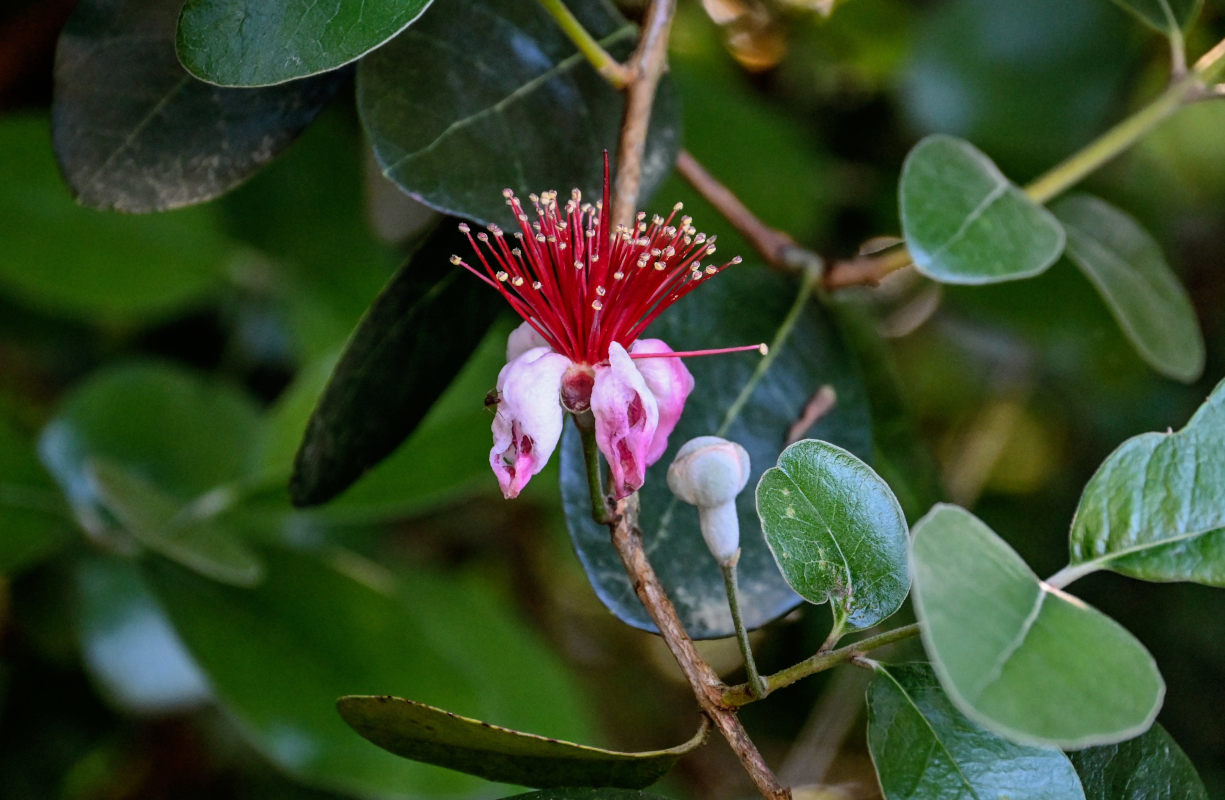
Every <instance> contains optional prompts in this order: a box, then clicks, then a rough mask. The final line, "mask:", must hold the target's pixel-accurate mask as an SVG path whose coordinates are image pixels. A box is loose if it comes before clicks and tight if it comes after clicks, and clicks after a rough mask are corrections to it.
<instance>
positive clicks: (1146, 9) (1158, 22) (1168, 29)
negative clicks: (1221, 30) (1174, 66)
mask: <svg viewBox="0 0 1225 800" xmlns="http://www.w3.org/2000/svg"><path fill="white" fill-rule="evenodd" d="M1114 3H1115V5H1117V6H1119V7H1120V8H1123V9H1126V10H1127V11H1130V12H1131V13H1132V14H1134V15H1135V17H1136V19H1138V20H1140V21H1141V22H1143V23H1144V24H1145V25H1148V26H1149V27H1151V28H1152V29H1153V30H1155V31H1157V32H1158V33H1164V34H1165V35H1167V36H1180V35H1181V34H1182V31H1183V30H1184V29H1185V28H1186V27H1187V26H1188V25H1190V24H1191V20H1193V19H1195V15H1196V14H1198V13H1199V7H1200V0H1114Z"/></svg>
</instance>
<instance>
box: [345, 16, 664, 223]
mask: <svg viewBox="0 0 1225 800" xmlns="http://www.w3.org/2000/svg"><path fill="white" fill-rule="evenodd" d="M573 11H574V13H575V14H576V15H577V16H578V18H579V20H580V21H581V22H582V23H583V24H584V26H585V27H586V28H587V30H588V31H590V32H591V33H592V34H593V35H594V36H596V37H598V38H599V39H600V41H601V43H602V44H603V45H604V46H605V47H607V48H609V49H610V50H611V51H612V52H613V53H614V54H615V55H625V54H626V53H627V52H628V50H629V48H630V47H632V45H633V43H634V41H635V29H634V27H633V26H632V25H630V24H629V23H628V22H626V21H625V20H624V19H623V18H622V17H621V16H620V15H619V14H617V12H616V11H615V10H614V9H613V8H612V7H611V6H610V5H608V4H607V3H605V2H603V1H602V0H601V1H600V2H592V3H582V4H574V8H573ZM439 64H446V65H447V71H448V72H447V75H448V77H447V80H439V79H438V65H439ZM357 103H358V110H359V111H360V112H361V117H362V123H363V124H364V125H365V127H366V131H367V133H368V134H369V135H370V139H371V141H372V142H373V144H374V152H375V155H376V156H377V158H378V162H379V164H380V165H381V166H382V168H383V172H384V173H385V174H386V175H387V177H389V178H391V179H392V180H393V181H395V182H396V183H397V184H399V185H400V187H401V188H402V189H403V190H404V191H405V192H407V193H408V194H410V195H412V196H413V197H416V198H417V199H419V200H421V201H422V202H424V203H426V204H428V205H430V206H433V207H434V208H436V209H438V210H440V211H443V212H446V213H449V214H455V215H456V216H461V217H468V218H470V219H474V220H478V221H480V222H484V223H490V222H499V223H503V222H505V221H507V220H509V212H508V211H507V209H506V203H505V200H504V198H503V197H502V189H503V188H506V187H511V188H514V189H515V190H516V191H519V192H521V193H526V192H529V191H541V190H545V189H559V190H561V191H562V193H563V194H565V193H568V192H569V190H570V189H571V188H573V187H578V188H580V189H582V190H583V191H585V192H591V194H590V195H589V196H591V197H598V194H596V193H594V191H595V190H596V189H598V188H599V187H600V184H601V181H602V162H601V160H600V151H601V150H604V149H607V150H610V151H614V152H615V150H616V141H617V135H618V131H619V129H620V125H621V117H622V110H623V108H624V100H623V98H622V96H621V93H620V92H618V91H616V90H615V89H613V88H612V87H610V86H609V85H608V83H607V82H606V81H605V80H604V79H603V78H602V77H600V75H599V74H598V73H597V72H596V71H595V70H594V69H592V67H591V65H590V64H588V63H587V61H586V59H584V58H583V56H582V55H581V54H579V53H578V52H576V50H575V48H574V45H573V44H572V43H571V42H570V40H569V39H568V38H566V36H565V35H564V34H563V33H562V31H561V29H560V28H559V27H558V26H557V24H556V23H555V22H554V21H553V19H552V18H551V17H550V16H549V15H548V14H547V13H546V12H545V11H544V9H542V8H541V7H540V4H539V3H534V2H533V3H525V2H523V1H522V0H447V2H442V3H439V4H438V5H437V6H436V7H435V8H433V9H432V10H431V11H430V13H428V14H426V15H425V16H424V17H423V18H422V19H421V21H420V22H419V23H418V24H416V25H414V26H412V27H411V28H410V29H409V30H407V31H405V32H404V34H403V35H401V36H398V37H396V40H395V41H394V42H391V43H389V44H388V45H387V46H386V47H382V48H380V49H379V50H378V51H377V52H375V53H372V54H371V55H370V56H369V57H368V58H365V59H363V60H362V62H361V64H360V65H359V68H358V74H357ZM652 119H653V121H654V122H653V124H652V127H651V135H650V136H649V137H648V141H647V153H646V157H645V160H644V163H643V195H644V196H645V195H647V194H649V192H650V190H651V188H652V187H653V186H654V185H655V184H656V183H658V181H659V180H661V179H662V178H663V177H664V176H665V175H666V174H667V173H668V172H669V171H670V170H671V169H672V164H673V163H674V162H675V160H676V153H677V150H678V148H679V146H680V136H679V131H678V128H679V121H678V120H679V111H678V108H677V102H676V97H675V93H674V92H673V90H672V89H671V84H670V82H669V81H668V79H667V78H666V77H665V79H664V81H663V82H662V83H661V85H660V93H659V96H658V98H657V101H656V103H655V109H654V112H653V114H652ZM559 131H564V132H565V135H562V136H559V135H558V132H559Z"/></svg>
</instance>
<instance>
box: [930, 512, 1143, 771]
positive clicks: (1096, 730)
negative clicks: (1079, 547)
mask: <svg viewBox="0 0 1225 800" xmlns="http://www.w3.org/2000/svg"><path fill="white" fill-rule="evenodd" d="M911 569H912V570H913V580H914V589H913V593H914V606H915V615H916V616H917V617H918V618H919V622H920V623H921V625H922V632H923V644H924V645H925V646H926V648H927V652H928V655H929V656H930V657H931V659H932V666H933V667H934V669H935V671H936V674H937V675H938V676H939V678H940V683H941V684H942V685H943V686H944V689H945V691H946V692H948V694H949V697H950V698H951V699H952V700H953V702H954V704H955V705H956V706H957V707H958V708H959V709H960V710H961V711H962V713H964V714H965V715H966V716H967V717H969V718H970V719H972V720H974V721H975V722H977V723H979V724H980V725H984V726H986V727H987V728H990V729H991V730H994V731H996V732H998V733H1001V734H1003V735H1004V736H1007V737H1008V738H1010V739H1013V740H1014V741H1018V742H1024V743H1028V744H1037V745H1055V746H1058V747H1064V748H1077V747H1087V746H1089V745H1094V744H1108V743H1111V742H1117V741H1121V740H1123V739H1128V738H1130V737H1132V736H1135V735H1137V734H1139V733H1141V732H1142V731H1144V730H1146V729H1147V728H1148V726H1149V725H1151V724H1152V722H1153V719H1154V718H1155V717H1156V716H1157V710H1158V709H1159V708H1160V707H1161V700H1162V698H1163V696H1164V695H1165V683H1164V682H1163V681H1162V679H1161V675H1160V673H1158V672H1157V665H1156V663H1154V661H1153V657H1152V656H1151V655H1149V653H1148V651H1147V650H1145V649H1144V646H1143V645H1141V644H1140V643H1139V642H1138V641H1136V639H1135V638H1134V637H1133V636H1132V635H1131V634H1130V633H1128V632H1127V631H1126V630H1124V629H1123V627H1122V626H1120V625H1119V624H1118V623H1117V622H1115V621H1114V620H1112V619H1110V618H1109V617H1107V616H1106V615H1104V614H1102V613H1101V612H1099V611H1097V610H1095V609H1093V608H1091V607H1089V606H1088V605H1086V604H1085V603H1084V602H1082V601H1080V600H1078V599H1076V598H1075V597H1072V596H1070V595H1067V594H1065V593H1063V592H1061V591H1059V590H1058V589H1054V588H1053V587H1051V586H1048V585H1047V584H1045V583H1042V582H1041V581H1039V580H1038V578H1037V576H1036V575H1034V574H1033V572H1032V571H1031V570H1030V569H1029V567H1028V566H1026V565H1025V562H1024V561H1022V560H1021V557H1020V556H1018V555H1017V554H1016V553H1015V552H1014V551H1013V550H1012V549H1011V548H1010V547H1009V546H1008V545H1007V544H1006V543H1005V542H1004V541H1003V540H1002V539H1000V538H999V537H998V536H996V535H995V534H994V533H993V532H992V531H991V529H990V528H988V527H987V526H986V525H984V524H983V523H982V522H980V521H979V520H978V519H977V518H975V517H974V516H973V515H972V514H970V513H969V512H968V511H966V510H964V509H961V508H958V507H956V506H949V505H938V506H936V507H935V508H933V509H932V510H931V511H930V512H929V513H928V514H927V516H925V517H924V518H923V519H921V520H919V522H918V523H917V524H916V525H915V527H914V539H913V542H912V544H911Z"/></svg>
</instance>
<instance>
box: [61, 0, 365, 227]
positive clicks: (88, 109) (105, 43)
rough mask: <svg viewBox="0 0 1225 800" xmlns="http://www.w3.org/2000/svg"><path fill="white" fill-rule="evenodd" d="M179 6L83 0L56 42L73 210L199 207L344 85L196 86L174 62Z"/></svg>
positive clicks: (266, 156) (281, 143) (277, 147)
mask: <svg viewBox="0 0 1225 800" xmlns="http://www.w3.org/2000/svg"><path fill="white" fill-rule="evenodd" d="M181 5H182V4H181V3H179V2H176V0H83V2H82V3H81V4H80V5H78V6H77V8H76V11H75V12H74V13H73V15H72V17H71V18H70V19H69V20H68V25H67V26H66V27H65V28H64V32H63V33H62V34H61V35H60V41H59V47H58V49H57V50H56V60H55V100H54V103H53V105H52V109H51V113H52V120H53V130H54V138H55V151H56V154H57V155H58V156H59V160H60V164H61V165H62V166H63V169H64V174H65V176H66V177H67V179H68V183H69V184H70V185H71V186H72V188H73V192H74V193H75V194H76V196H77V199H78V200H79V201H80V202H81V203H83V204H84V205H87V206H92V207H95V208H113V209H118V210H121V211H138V212H139V211H163V210H165V209H168V208H178V207H181V206H186V205H192V204H194V203H201V202H204V201H205V200H210V199H212V198H214V197H216V196H217V195H220V194H222V193H224V192H225V191H227V190H228V189H231V188H233V187H234V186H235V185H237V184H238V183H240V182H241V181H242V180H244V179H245V178H247V177H248V176H249V175H251V174H252V173H253V172H255V171H256V170H258V169H259V168H260V167H261V166H263V165H264V164H265V163H267V162H268V161H269V160H271V159H272V158H273V157H275V156H276V155H277V153H279V152H280V151H281V150H282V149H284V148H285V146H286V145H288V144H289V143H290V142H291V141H293V139H294V137H296V136H297V135H298V133H299V132H300V131H301V130H302V129H303V128H304V127H306V126H307V125H308V124H309V123H310V121H311V120H312V119H314V117H315V115H316V114H317V113H318V112H319V109H321V108H322V107H323V106H324V105H325V104H326V103H327V102H328V101H329V100H330V99H331V98H332V97H333V96H334V95H335V93H336V91H337V90H338V89H339V88H340V87H341V85H342V84H343V82H344V81H345V79H346V76H345V75H341V74H338V75H328V76H323V77H320V78H316V79H312V80H309V81H300V82H298V83H294V84H292V85H289V86H284V87H277V88H271V89H259V90H233V89H220V88H218V87H216V86H210V85H209V84H206V83H202V82H200V81H198V80H196V79H195V78H193V77H191V76H190V75H189V74H187V72H186V71H185V70H184V69H183V66H182V65H181V64H180V63H179V61H178V58H177V56H176V55H175V52H174V31H175V20H176V18H177V16H178V13H179V8H180V6H181ZM184 250H186V248H184Z"/></svg>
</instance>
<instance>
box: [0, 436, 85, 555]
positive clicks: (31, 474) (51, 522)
mask: <svg viewBox="0 0 1225 800" xmlns="http://www.w3.org/2000/svg"><path fill="white" fill-rule="evenodd" d="M71 520H72V515H71V513H70V512H69V509H68V505H67V504H66V503H65V502H64V496H63V495H62V494H61V493H60V491H59V490H58V488H57V487H56V485H55V481H53V480H52V479H51V476H50V475H48V474H47V473H46V471H45V470H44V469H43V468H42V465H41V464H39V463H38V457H37V456H36V455H35V454H34V447H33V445H32V444H31V442H30V441H29V440H28V438H27V437H26V436H25V435H23V434H22V433H21V432H20V431H18V430H17V429H16V427H15V426H13V425H12V424H11V423H9V422H8V420H6V419H5V417H4V415H3V414H0V575H3V576H12V575H15V574H16V573H18V572H20V571H21V570H22V569H23V568H25V567H28V566H30V565H32V564H34V563H36V562H38V561H40V560H42V559H43V558H46V557H47V556H49V555H51V554H53V553H55V552H56V551H57V550H59V549H60V548H61V547H63V546H64V545H65V544H66V543H67V542H68V541H69V536H70V535H71V533H72V521H71Z"/></svg>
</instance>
